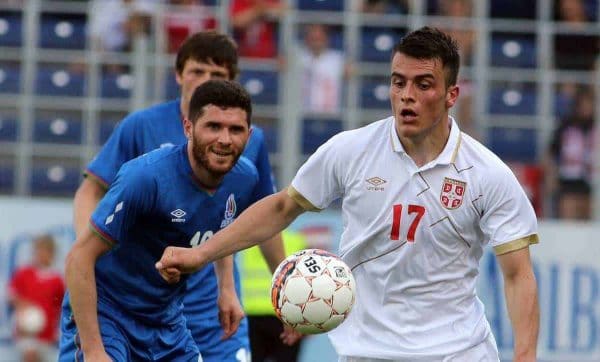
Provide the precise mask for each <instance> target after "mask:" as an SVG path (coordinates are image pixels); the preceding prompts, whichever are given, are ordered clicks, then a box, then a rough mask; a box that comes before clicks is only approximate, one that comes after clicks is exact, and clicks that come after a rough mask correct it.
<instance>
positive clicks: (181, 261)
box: [155, 246, 204, 283]
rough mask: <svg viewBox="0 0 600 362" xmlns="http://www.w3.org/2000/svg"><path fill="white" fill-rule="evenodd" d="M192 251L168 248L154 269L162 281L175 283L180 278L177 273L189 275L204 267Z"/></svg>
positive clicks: (173, 247)
mask: <svg viewBox="0 0 600 362" xmlns="http://www.w3.org/2000/svg"><path fill="white" fill-rule="evenodd" d="M194 251H195V249H190V248H179V247H175V246H168V247H167V248H166V249H165V251H164V252H163V255H162V257H161V258H160V260H159V261H158V262H157V263H156V264H155V267H156V269H158V271H159V273H160V275H161V276H162V277H163V279H165V280H166V281H167V282H169V283H176V282H177V281H179V278H180V275H178V274H177V273H179V274H190V273H193V272H195V271H198V270H199V269H200V268H202V267H203V266H204V265H203V264H202V263H201V262H200V260H199V258H198V255H197V254H196V253H195V252H194Z"/></svg>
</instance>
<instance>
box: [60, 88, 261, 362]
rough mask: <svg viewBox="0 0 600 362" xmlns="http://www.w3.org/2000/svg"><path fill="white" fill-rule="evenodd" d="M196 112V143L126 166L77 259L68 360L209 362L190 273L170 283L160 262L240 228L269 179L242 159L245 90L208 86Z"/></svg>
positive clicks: (246, 129)
mask: <svg viewBox="0 0 600 362" xmlns="http://www.w3.org/2000/svg"><path fill="white" fill-rule="evenodd" d="M186 113H187V112H186ZM187 114H188V116H187V117H186V118H185V119H184V121H183V128H184V134H185V136H186V138H187V140H188V141H187V142H186V143H184V144H182V145H179V146H173V147H163V148H160V149H156V150H154V151H152V152H149V153H147V154H145V155H143V156H141V157H138V158H136V159H134V160H132V161H129V162H126V163H125V164H124V165H123V166H122V167H121V169H120V170H119V173H118V174H117V176H116V178H115V181H114V182H113V183H112V184H111V186H110V188H109V190H108V192H107V194H106V195H105V196H104V197H103V198H102V200H101V201H100V203H99V204H98V206H97V208H96V210H95V211H94V213H93V215H92V217H91V219H90V228H88V229H85V230H83V231H82V232H81V233H80V235H79V236H78V238H77V241H76V242H75V244H74V245H73V247H72V249H71V251H70V252H69V255H68V256H67V260H66V264H65V265H66V268H65V273H66V280H67V287H68V293H67V294H66V296H65V301H64V303H63V315H62V319H61V331H62V336H61V343H60V357H59V360H60V361H68V360H73V359H75V360H80V359H84V360H86V361H88V360H89V361H97V360H102V361H103V360H107V359H108V358H111V359H112V360H114V361H149V360H152V361H194V362H196V361H198V360H202V358H201V355H200V354H199V351H198V347H197V346H196V343H195V341H194V340H193V338H192V335H191V333H190V330H189V329H188V328H187V326H186V318H185V317H184V315H183V308H182V302H183V301H184V295H185V294H187V293H195V292H197V290H194V289H191V290H190V289H189V287H188V286H187V283H186V281H187V276H185V277H184V278H181V279H178V280H177V283H175V284H167V283H165V282H164V280H163V279H162V278H161V276H160V275H159V274H158V273H157V271H156V270H155V269H154V263H155V261H156V258H159V257H160V255H161V254H162V252H163V251H164V249H165V248H166V247H167V246H168V245H177V246H180V247H187V248H191V247H192V246H193V244H194V242H193V241H194V240H197V235H198V234H199V233H201V234H203V235H205V234H206V233H215V232H216V231H217V230H219V229H221V228H223V227H225V226H226V225H228V224H229V223H231V222H232V221H233V219H234V218H235V217H236V216H237V215H238V213H239V212H241V211H242V210H244V209H245V208H246V207H247V206H248V205H250V204H252V203H253V202H255V201H257V200H258V199H259V198H260V192H261V186H260V185H259V183H260V182H261V180H260V179H259V176H258V172H257V169H256V167H255V166H254V164H252V162H250V161H249V160H248V159H246V158H244V157H241V158H240V155H241V154H242V152H243V150H244V147H245V145H246V142H247V140H248V137H249V133H250V119H251V116H252V106H251V101H250V96H249V95H248V93H247V92H246V91H245V90H244V89H243V88H242V87H241V86H240V85H239V84H238V83H235V82H232V81H222V80H221V81H208V82H205V83H204V84H202V85H201V86H199V87H198V88H197V89H196V90H195V92H194V94H193V97H192V99H191V101H190V108H189V113H187ZM238 159H239V161H238ZM190 241H192V242H190ZM198 291H199V290H198Z"/></svg>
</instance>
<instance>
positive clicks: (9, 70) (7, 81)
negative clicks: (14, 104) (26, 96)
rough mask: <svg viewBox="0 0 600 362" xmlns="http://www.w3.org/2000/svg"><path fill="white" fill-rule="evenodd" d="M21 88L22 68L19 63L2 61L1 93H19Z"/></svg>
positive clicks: (0, 67)
mask: <svg viewBox="0 0 600 362" xmlns="http://www.w3.org/2000/svg"><path fill="white" fill-rule="evenodd" d="M20 88H21V70H20V68H19V65H18V64H16V63H14V62H11V63H5V62H0V93H15V94H16V93H19V91H20Z"/></svg>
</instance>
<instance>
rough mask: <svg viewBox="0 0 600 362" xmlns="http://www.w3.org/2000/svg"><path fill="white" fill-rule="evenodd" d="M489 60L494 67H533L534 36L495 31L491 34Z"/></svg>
mask: <svg viewBox="0 0 600 362" xmlns="http://www.w3.org/2000/svg"><path fill="white" fill-rule="evenodd" d="M490 51H491V54H490V58H491V59H490V60H491V64H492V66H495V67H519V68H535V67H536V64H537V61H536V46H535V36H533V35H525V34H506V33H495V34H493V35H492V46H491V50H490Z"/></svg>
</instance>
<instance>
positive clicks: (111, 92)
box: [100, 72, 134, 98]
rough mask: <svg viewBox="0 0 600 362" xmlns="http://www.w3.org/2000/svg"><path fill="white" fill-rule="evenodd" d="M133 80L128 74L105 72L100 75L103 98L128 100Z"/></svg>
mask: <svg viewBox="0 0 600 362" xmlns="http://www.w3.org/2000/svg"><path fill="white" fill-rule="evenodd" d="M133 83H134V78H133V76H132V75H131V74H128V73H114V72H105V73H103V74H102V88H101V91H100V94H101V96H102V97H103V98H129V97H130V96H131V90H132V89H133V85H134V84H133Z"/></svg>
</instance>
